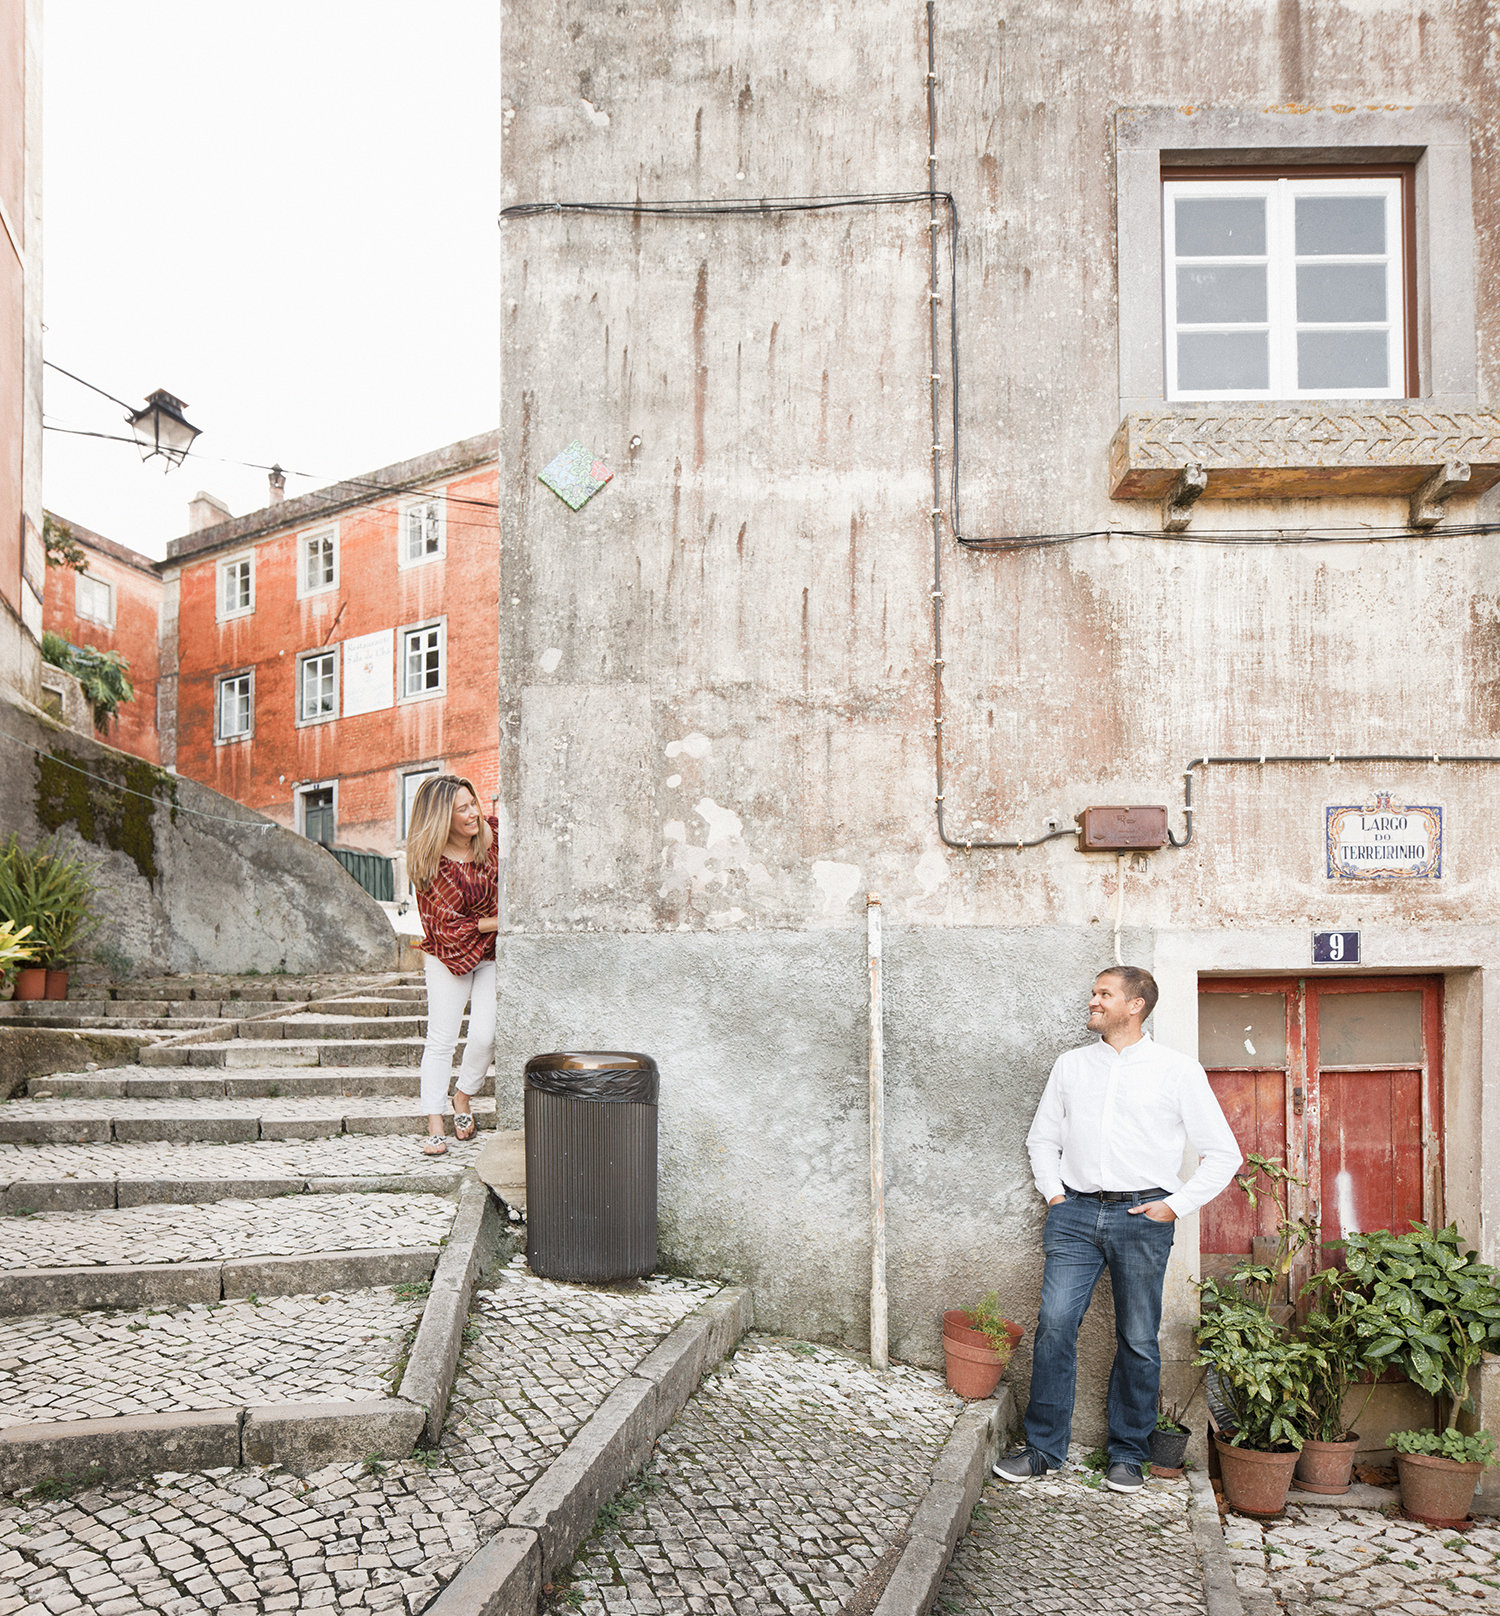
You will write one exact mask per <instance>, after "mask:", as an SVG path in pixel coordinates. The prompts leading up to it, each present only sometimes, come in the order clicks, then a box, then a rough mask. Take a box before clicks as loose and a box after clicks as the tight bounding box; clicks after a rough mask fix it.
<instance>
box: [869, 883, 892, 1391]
mask: <svg viewBox="0 0 1500 1616" xmlns="http://www.w3.org/2000/svg"><path fill="white" fill-rule="evenodd" d="M865 937H866V947H867V953H868V955H869V962H870V1235H871V1240H870V1248H871V1255H870V1364H871V1367H872V1368H875V1369H889V1368H890V1366H891V1349H890V1338H889V1335H888V1332H887V1328H886V1291H885V1030H884V1025H883V1017H882V1011H881V1002H880V899H879V898H878V897H876V895H875V894H874V893H873V892H871V893H869V894H867V895H866V897H865Z"/></svg>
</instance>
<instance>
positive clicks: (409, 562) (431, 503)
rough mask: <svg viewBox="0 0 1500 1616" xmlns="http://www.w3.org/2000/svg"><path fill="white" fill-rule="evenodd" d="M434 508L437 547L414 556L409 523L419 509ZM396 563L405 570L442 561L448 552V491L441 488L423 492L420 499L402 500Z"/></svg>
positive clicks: (398, 521)
mask: <svg viewBox="0 0 1500 1616" xmlns="http://www.w3.org/2000/svg"><path fill="white" fill-rule="evenodd" d="M429 507H432V508H433V511H434V514H435V516H436V525H437V549H435V550H432V551H424V553H423V554H421V555H419V556H413V555H412V554H411V552H410V545H409V543H408V539H407V531H406V529H407V523H408V522H409V520H410V519H411V517H412V516H413V515H414V514H415V513H417V512H418V511H423V510H427V509H428V508H429ZM396 510H397V517H396V564H397V566H399V567H400V568H401V569H402V570H403V571H404V570H405V569H406V568H407V567H425V566H427V565H429V564H430V563H431V562H434V561H441V560H442V559H443V557H444V556H446V555H447V553H448V491H447V489H446V488H440V489H438V490H437V491H436V492H435V493H430V494H423V495H422V496H421V497H420V498H419V499H406V500H402V501H401V503H400V504H399V505H398V506H397V508H396Z"/></svg>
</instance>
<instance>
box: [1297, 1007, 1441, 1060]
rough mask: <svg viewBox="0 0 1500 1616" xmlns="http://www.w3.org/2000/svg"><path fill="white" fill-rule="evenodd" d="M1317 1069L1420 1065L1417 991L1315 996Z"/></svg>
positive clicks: (1420, 1016)
mask: <svg viewBox="0 0 1500 1616" xmlns="http://www.w3.org/2000/svg"><path fill="white" fill-rule="evenodd" d="M1318 1064H1319V1065H1320V1066H1420V1065H1421V1064H1422V995H1421V994H1420V993H1326V994H1320V995H1319V996H1318Z"/></svg>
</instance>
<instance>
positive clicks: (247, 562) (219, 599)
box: [214, 550, 255, 623]
mask: <svg viewBox="0 0 1500 1616" xmlns="http://www.w3.org/2000/svg"><path fill="white" fill-rule="evenodd" d="M241 566H245V567H248V569H249V583H250V589H249V596H250V598H249V600H248V602H246V603H245V604H244V605H239V606H229V605H226V604H225V599H224V595H225V589H226V587H227V585H228V582H229V570H230V568H231V567H234V568H238V567H241ZM214 582H215V584H216V586H217V591H218V592H217V594H216V595H215V597H214V604H215V606H216V607H217V616H218V620H219V622H221V623H227V622H229V621H231V620H232V619H233V618H236V617H248V616H249V615H250V614H251V613H252V612H253V611H254V610H255V551H254V550H242V551H241V552H240V553H239V554H238V555H232V556H224V557H223V558H222V559H221V560H220V562H219V564H218V566H217V567H216V568H215V569H214Z"/></svg>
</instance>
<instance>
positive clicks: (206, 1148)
mask: <svg viewBox="0 0 1500 1616" xmlns="http://www.w3.org/2000/svg"><path fill="white" fill-rule="evenodd" d="M85 992H86V993H87V994H88V995H89V996H88V997H85V998H81V999H77V1000H69V1001H67V1002H65V1003H62V1004H57V1005H50V1004H45V1003H44V1004H43V1005H41V1006H37V1005H35V1004H32V1005H27V1006H19V1005H0V1021H3V1022H4V1023H5V1024H6V1025H9V1026H11V1027H12V1028H18V1027H32V1028H34V1027H37V1026H44V1025H51V1026H52V1027H53V1028H55V1029H56V1031H57V1033H58V1035H59V1036H65V1037H66V1036H71V1035H72V1034H74V1033H77V1034H79V1035H80V1036H83V1037H90V1038H91V1037H94V1036H96V1029H97V1028H98V1027H100V1026H108V1028H109V1030H110V1034H111V1036H121V1035H123V1036H125V1037H128V1038H130V1039H134V1040H136V1042H135V1043H134V1045H133V1046H131V1048H130V1051H129V1057H130V1058H129V1059H128V1061H127V1063H126V1064H123V1065H117V1066H105V1065H103V1064H102V1063H95V1069H89V1067H88V1063H79V1065H78V1066H77V1067H74V1068H72V1069H69V1070H57V1071H48V1072H45V1073H39V1074H36V1075H33V1076H32V1077H30V1078H29V1079H28V1080H27V1081H26V1083H25V1092H24V1094H22V1095H20V1096H18V1097H16V1098H12V1099H10V1100H8V1101H4V1102H0V1216H3V1217H4V1219H5V1222H4V1223H3V1225H0V1227H3V1229H4V1239H3V1240H0V1616H16V1613H20V1612H25V1613H26V1616H33V1613H40V1612H42V1611H46V1612H48V1613H49V1616H51V1613H52V1612H54V1611H56V1612H61V1611H74V1610H77V1611H79V1612H81V1613H83V1616H96V1613H97V1616H127V1613H134V1612H141V1613H144V1612H145V1611H147V1610H161V1611H164V1612H166V1613H167V1616H190V1613H191V1616H196V1613H200V1612H202V1611H206V1610H214V1611H217V1612H220V1613H221V1616H249V1613H251V1612H255V1613H262V1612H264V1613H270V1612H272V1611H283V1610H321V1609H323V1608H325V1607H328V1606H333V1605H337V1606H338V1607H339V1608H340V1609H354V1610H371V1611H386V1610H389V1611H397V1610H399V1611H402V1612H405V1613H408V1616H410V1613H414V1612H416V1611H419V1610H422V1609H425V1608H427V1607H428V1606H429V1605H431V1606H432V1608H433V1609H434V1610H435V1611H437V1610H441V1611H442V1612H444V1613H445V1616H446V1612H447V1611H448V1610H449V1609H450V1607H451V1608H452V1609H453V1610H455V1611H459V1612H466V1611H468V1609H469V1596H468V1594H467V1593H466V1592H465V1591H464V1589H463V1588H460V1587H459V1586H458V1585H457V1583H456V1581H455V1579H461V1574H465V1567H466V1565H468V1564H469V1563H470V1562H475V1561H476V1557H479V1558H478V1562H477V1563H476V1564H475V1566H474V1571H475V1574H476V1575H477V1576H478V1577H479V1579H480V1581H481V1582H482V1583H483V1584H484V1586H485V1587H486V1588H487V1589H489V1590H491V1592H492V1591H493V1589H494V1588H496V1587H498V1586H500V1584H501V1583H502V1582H503V1583H504V1585H505V1586H506V1587H507V1588H510V1589H511V1590H512V1591H513V1592H514V1591H515V1590H517V1589H519V1590H521V1591H520V1593H518V1594H516V1597H517V1598H518V1599H520V1601H521V1602H520V1603H519V1604H515V1605H514V1606H512V1604H511V1602H510V1595H507V1596H506V1599H507V1603H506V1605H505V1607H504V1608H516V1609H525V1610H527V1611H529V1610H531V1609H532V1608H534V1605H535V1598H536V1587H537V1584H538V1581H539V1577H538V1576H535V1575H533V1573H534V1572H538V1571H539V1568H540V1566H541V1565H542V1563H543V1560H542V1556H543V1548H544V1546H545V1549H546V1554H547V1557H548V1563H551V1561H553V1560H555V1559H557V1558H558V1556H560V1555H563V1554H564V1553H565V1552H571V1545H572V1544H573V1543H574V1542H576V1541H577V1538H578V1536H579V1535H580V1534H581V1533H582V1532H583V1531H586V1530H587V1528H588V1525H589V1524H590V1523H591V1521H592V1519H593V1513H594V1510H595V1509H596V1508H597V1507H598V1505H599V1503H601V1502H603V1501H604V1500H605V1499H607V1498H608V1497H609V1495H610V1494H611V1493H613V1492H614V1491H615V1489H616V1488H617V1487H618V1486H619V1484H620V1482H621V1480H622V1479H623V1472H622V1471H621V1470H620V1466H621V1464H622V1463H624V1462H625V1458H626V1456H625V1455H624V1453H623V1450H620V1448H619V1443H618V1442H617V1441H614V1440H613V1439H611V1441H610V1442H609V1443H607V1444H606V1446H605V1447H604V1448H603V1449H602V1450H601V1451H600V1452H599V1453H594V1451H593V1448H592V1447H591V1446H590V1444H591V1443H595V1444H596V1443H597V1438H596V1433H598V1432H600V1431H608V1430H612V1429H613V1426H612V1423H611V1422H612V1421H613V1420H614V1418H615V1414H614V1412H613V1411H614V1410H615V1409H616V1408H617V1407H620V1408H625V1409H626V1410H627V1413H626V1415H625V1416H624V1417H625V1418H626V1423H627V1425H628V1428H629V1430H630V1432H631V1433H632V1440H634V1441H636V1442H637V1443H638V1442H639V1440H640V1439H641V1436H642V1433H646V1432H648V1431H649V1433H651V1434H654V1432H655V1431H656V1430H657V1429H659V1428H661V1427H662V1426H664V1425H665V1424H666V1423H668V1422H669V1421H670V1419H671V1417H672V1414H673V1412H675V1410H676V1408H677V1407H679V1406H680V1404H681V1401H682V1399H683V1398H684V1397H685V1396H686V1395H687V1393H688V1391H689V1390H690V1389H691V1387H692V1385H694V1384H695V1383H696V1379H697V1377H698V1375H699V1374H700V1373H701V1372H702V1370H703V1369H704V1368H706V1367H708V1366H709V1365H711V1364H712V1363H713V1362H715V1361H717V1359H718V1357H719V1356H720V1355H722V1353H723V1352H724V1351H725V1350H727V1349H728V1348H729V1347H730V1346H732V1344H733V1342H734V1341H735V1340H736V1339H737V1338H738V1336H739V1334H740V1333H741V1331H742V1330H743V1328H744V1325H745V1322H746V1319H747V1309H748V1300H747V1298H746V1297H745V1296H744V1293H742V1292H727V1293H723V1294H720V1290H719V1287H718V1286H717V1285H715V1284H713V1283H709V1282H702V1281H695V1280H687V1279H673V1278H669V1277H667V1276H665V1275H657V1276H653V1277H652V1278H651V1279H650V1280H647V1281H643V1282H640V1283H633V1284H631V1285H628V1286H625V1287H618V1288H616V1287H605V1288H597V1289H589V1288H585V1287H579V1286H570V1285H560V1284H555V1283H552V1282H549V1281H546V1280H542V1279H539V1278H537V1277H536V1276H534V1275H532V1274H531V1273H530V1272H529V1271H528V1270H527V1269H526V1266H525V1261H524V1258H522V1257H521V1256H519V1255H513V1252H514V1247H515V1234H516V1229H517V1226H518V1225H519V1224H520V1223H521V1222H522V1221H523V1218H524V1182H523V1180H524V1170H523V1167H522V1163H521V1154H522V1152H521V1136H520V1134H519V1132H510V1131H504V1130H500V1131H497V1130H496V1128H495V1102H494V1098H493V1093H494V1090H493V1080H492V1079H491V1080H489V1081H487V1082H486V1085H485V1089H484V1091H483V1093H482V1094H481V1095H480V1096H477V1097H476V1099H475V1101H474V1110H475V1113H476V1116H477V1118H478V1120H479V1124H480V1130H481V1131H480V1132H479V1133H478V1134H477V1135H476V1137H475V1138H474V1139H473V1140H470V1141H468V1142H465V1143H463V1144H460V1143H458V1142H457V1141H456V1140H455V1139H453V1137H452V1135H451V1129H450V1133H449V1137H448V1141H447V1143H448V1152H449V1153H448V1154H447V1155H446V1156H440V1157H428V1156H426V1155H424V1154H423V1153H422V1148H421V1147H422V1144H423V1142H424V1136H425V1133H426V1119H425V1118H424V1117H422V1116H421V1115H419V1112H418V1074H417V1071H416V1065H417V1062H418V1060H419V1058H420V1052H421V1047H422V1036H423V1034H424V1033H425V1031H426V1018H425V1008H426V1006H425V995H424V992H423V988H422V983H421V979H420V977H418V976H415V975H413V974H411V973H390V974H387V975H383V976H360V977H346V978H341V979H333V978H319V979H316V980H312V979H306V980H298V979H291V978H277V979H274V982H272V981H271V980H268V979H265V978H260V979H253V978H252V979H207V978H204V979H197V980H195V981H193V982H191V983H188V982H186V981H183V980H178V979H168V980H165V981H162V982H159V983H158V982H153V983H147V984H133V985H132V986H131V987H130V988H128V989H126V988H122V987H114V988H99V989H94V988H87V989H85ZM69 1023H73V1024H75V1025H69ZM460 1054H461V1046H460ZM456 1058H457V1057H456ZM486 1180H487V1181H488V1185H487V1184H486V1182H485V1181H486ZM653 1366H654V1367H653ZM627 1388H628V1393H627ZM622 1399H623V1401H622ZM645 1439H646V1440H647V1441H648V1442H649V1440H650V1435H649V1434H648V1435H647V1436H646V1438H645ZM580 1453H581V1454H583V1455H585V1456H589V1455H591V1457H589V1458H588V1462H587V1463H586V1464H584V1466H583V1469H582V1470H580V1471H579V1472H578V1473H577V1474H575V1473H574V1470H575V1469H576V1468H577V1465H578V1464H580V1463H582V1461H581V1460H580V1459H578V1457H577V1455H578V1454H580ZM639 1462H640V1461H639V1459H638V1458H632V1459H631V1463H632V1464H638V1463H639ZM570 1466H572V1467H573V1468H570ZM527 1512H529V1513H527ZM533 1517H534V1519H533ZM517 1544H519V1545H520V1550H518V1552H519V1553H520V1559H519V1560H518V1561H516V1562H515V1564H514V1565H512V1564H511V1558H513V1556H512V1550H514V1549H516V1547H517ZM481 1550H483V1551H484V1556H488V1557H487V1558H486V1557H484V1556H481V1555H480V1551H481ZM495 1555H499V1556H500V1558H501V1560H502V1561H504V1562H505V1565H506V1566H508V1567H509V1569H508V1570H504V1569H503V1570H502V1571H501V1572H495V1571H494V1570H493V1560H494V1556H495ZM507 1557H511V1558H507ZM518 1578H519V1581H518V1580H517V1579H518ZM450 1585H452V1586H451V1587H450ZM469 1586H472V1579H470V1581H469V1582H468V1583H466V1584H465V1587H469ZM528 1589H529V1590H530V1592H527V1591H526V1590H528ZM450 1596H451V1597H450ZM490 1597H491V1593H490V1592H486V1593H485V1594H483V1596H482V1600H481V1603H483V1602H484V1601H485V1600H488V1599H489V1598H490ZM435 1601H436V1602H437V1603H434V1602H435ZM455 1601H456V1603H455ZM485 1608H489V1607H488V1606H486V1607H485Z"/></svg>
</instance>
